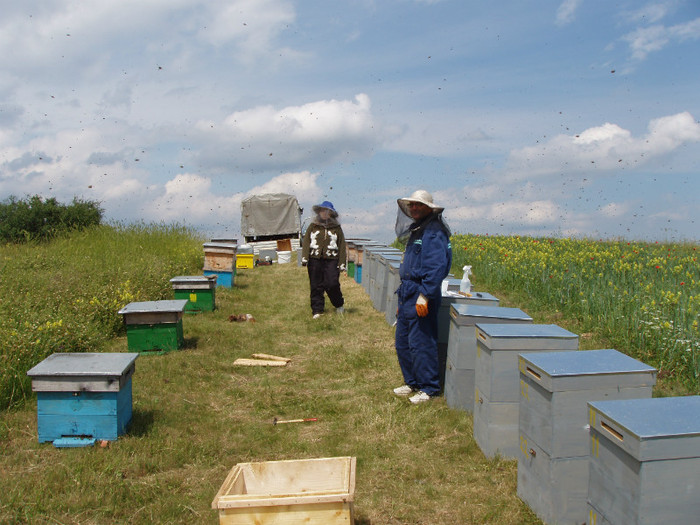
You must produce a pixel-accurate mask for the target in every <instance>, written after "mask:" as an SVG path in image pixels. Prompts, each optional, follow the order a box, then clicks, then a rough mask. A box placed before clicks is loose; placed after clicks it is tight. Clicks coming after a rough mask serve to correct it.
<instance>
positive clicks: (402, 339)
mask: <svg viewBox="0 0 700 525" xmlns="http://www.w3.org/2000/svg"><path fill="white" fill-rule="evenodd" d="M439 307H440V306H439V303H436V302H434V301H430V302H429V309H428V315H427V316H426V317H418V315H416V311H415V308H416V303H415V299H413V300H411V301H407V302H405V303H404V302H401V303H400V304H399V312H398V316H397V319H396V339H395V344H396V355H397V357H398V359H399V366H400V367H401V372H402V374H403V379H404V382H405V383H406V384H407V385H408V386H410V387H413V388H414V389H416V390H422V391H423V392H425V393H426V394H428V395H430V396H436V395H438V394H440V365H439V359H438V343H437V327H438V323H437V320H438V319H437V314H438V309H439Z"/></svg>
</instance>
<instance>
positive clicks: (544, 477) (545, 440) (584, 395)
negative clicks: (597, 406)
mask: <svg viewBox="0 0 700 525" xmlns="http://www.w3.org/2000/svg"><path fill="white" fill-rule="evenodd" d="M519 369H520V392H521V396H520V410H519V425H518V426H519V432H520V454H519V455H518V496H519V497H520V498H521V499H522V500H523V501H525V503H527V504H528V505H529V506H530V508H531V509H532V510H533V511H534V512H535V513H536V514H537V515H538V516H539V517H540V518H541V519H542V520H543V521H544V522H545V523H559V524H571V525H575V524H580V523H584V522H585V521H586V519H587V512H588V507H587V504H586V500H587V495H588V455H589V449H590V445H589V432H588V404H587V403H588V402H589V401H596V400H609V399H634V398H650V397H651V393H652V388H653V386H654V384H655V383H656V369H654V368H652V367H650V366H648V365H646V364H644V363H642V362H640V361H637V360H636V359H633V358H631V357H629V356H626V355H625V354H623V353H621V352H618V351H617V350H587V351H579V352H569V351H567V352H544V353H540V352H535V353H528V354H522V355H520V356H519Z"/></svg>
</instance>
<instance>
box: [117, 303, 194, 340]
mask: <svg viewBox="0 0 700 525" xmlns="http://www.w3.org/2000/svg"><path fill="white" fill-rule="evenodd" d="M186 305H187V299H171V300H164V301H143V302H135V303H129V304H127V305H126V306H125V307H124V308H122V309H121V310H119V312H118V313H119V315H123V316H124V323H125V324H126V339H127V344H128V347H129V350H132V351H140V352H147V351H152V350H177V349H179V348H182V346H183V345H184V342H185V339H184V335H183V329H182V315H183V312H184V311H185V306H186Z"/></svg>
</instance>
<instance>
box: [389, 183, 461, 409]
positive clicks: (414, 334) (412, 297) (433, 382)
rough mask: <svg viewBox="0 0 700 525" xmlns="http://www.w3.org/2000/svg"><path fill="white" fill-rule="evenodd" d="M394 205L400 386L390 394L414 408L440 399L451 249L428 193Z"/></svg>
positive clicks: (439, 209) (446, 230) (439, 213)
mask: <svg viewBox="0 0 700 525" xmlns="http://www.w3.org/2000/svg"><path fill="white" fill-rule="evenodd" d="M397 202H398V204H399V208H400V212H399V218H398V219H397V221H396V234H397V236H398V238H399V239H405V238H406V237H407V238H408V240H407V243H406V251H405V253H404V256H403V260H402V262H401V269H400V270H399V273H400V276H401V285H400V286H399V289H398V291H397V294H398V310H397V315H396V342H395V344H396V354H397V356H398V360H399V366H400V367H401V372H402V374H403V379H404V384H403V385H402V386H400V387H398V388H395V389H394V394H396V395H399V396H411V397H410V398H409V400H410V401H411V403H414V404H417V403H423V402H425V401H429V400H430V398H432V397H434V396H437V395H439V394H440V370H439V360H438V334H437V330H438V310H439V308H440V300H441V298H442V291H441V284H442V281H443V279H444V278H445V277H447V274H448V273H449V271H450V267H451V265H452V246H451V244H450V229H449V227H448V226H447V224H446V223H445V221H444V220H443V218H442V212H443V210H444V208H442V207H440V206H436V205H435V204H434V203H433V196H432V195H431V194H430V193H428V192H427V191H425V190H418V191H416V192H414V193H413V195H411V196H410V197H406V198H403V199H398V201H397Z"/></svg>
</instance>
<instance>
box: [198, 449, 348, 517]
mask: <svg viewBox="0 0 700 525" xmlns="http://www.w3.org/2000/svg"><path fill="white" fill-rule="evenodd" d="M355 463H356V460H355V458H354V457H337V458H317V459H301V460H285V461H265V462H258V463H239V464H237V465H236V466H234V467H233V469H231V471H230V472H229V474H228V476H227V477H226V480H225V481H224V483H223V485H222V486H221V488H220V489H219V492H218V493H217V494H216V496H215V497H214V500H213V501H212V504H211V506H212V508H213V509H218V511H219V523H220V525H260V524H265V525H290V524H292V523H304V524H306V525H341V524H342V525H352V524H353V523H354V519H353V499H354V495H355Z"/></svg>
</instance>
